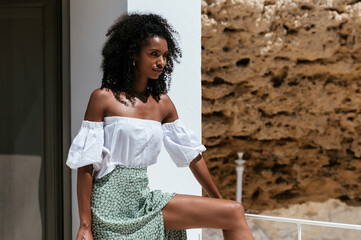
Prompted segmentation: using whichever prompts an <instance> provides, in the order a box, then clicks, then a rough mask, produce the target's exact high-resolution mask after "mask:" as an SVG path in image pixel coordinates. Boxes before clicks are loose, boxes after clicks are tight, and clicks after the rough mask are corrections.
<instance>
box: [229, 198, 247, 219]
mask: <svg viewBox="0 0 361 240" xmlns="http://www.w3.org/2000/svg"><path fill="white" fill-rule="evenodd" d="M232 205H233V206H232V208H233V211H232V212H233V214H234V217H236V218H244V208H243V205H242V204H241V203H239V202H235V201H234V202H233V204H232Z"/></svg>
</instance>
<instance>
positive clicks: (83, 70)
mask: <svg viewBox="0 0 361 240" xmlns="http://www.w3.org/2000/svg"><path fill="white" fill-rule="evenodd" d="M126 11H128V12H134V11H137V12H143V13H147V12H152V13H156V14H160V15H162V16H163V17H165V18H166V19H167V20H168V21H169V23H170V24H171V25H172V26H173V27H174V29H175V30H177V31H178V32H179V36H180V45H181V48H182V51H183V57H182V59H181V63H180V64H179V65H176V67H175V71H174V73H173V81H172V85H171V91H170V93H169V96H170V97H171V99H172V100H173V102H174V104H175V106H176V108H177V110H178V115H179V117H180V119H181V120H182V122H183V123H184V124H185V125H186V126H187V127H189V128H190V129H192V130H193V131H194V132H195V133H196V135H197V136H198V138H199V139H200V140H201V2H200V0H196V1H195V0H183V1H175V0H172V1H170V0H152V1H149V0H131V1H128V2H127V1H125V0H122V1H119V0H106V1H101V2H99V1H97V0H77V1H71V2H70V17H71V19H70V24H71V33H70V38H71V39H70V40H71V41H70V42H71V115H72V116H71V131H72V132H71V136H72V139H73V138H74V137H75V135H76V134H77V132H78V130H79V128H80V125H81V121H82V119H83V117H84V113H85V110H86V105H87V103H88V100H89V96H90V94H91V92H92V91H93V90H94V89H96V88H98V87H100V85H101V77H102V72H101V69H100V64H101V60H102V58H101V49H102V46H103V44H104V42H105V32H106V31H107V29H108V28H109V27H110V26H111V25H112V23H113V22H114V20H115V19H117V18H118V17H119V16H120V15H121V14H122V13H124V12H126ZM148 173H149V180H150V188H151V189H161V190H163V191H168V192H177V193H183V194H193V195H201V187H200V186H199V184H198V183H197V181H196V180H195V179H194V177H193V175H192V173H191V172H190V170H189V168H177V167H176V166H175V165H174V163H173V162H172V161H171V160H170V157H169V156H168V153H167V152H166V151H165V149H164V148H163V149H162V152H161V153H160V155H159V158H158V163H157V164H156V165H153V166H151V167H149V169H148ZM72 195H73V197H72V206H73V238H74V239H75V236H76V232H77V230H78V227H79V218H78V208H77V199H76V172H75V171H73V173H72ZM187 233H188V238H189V239H190V240H198V239H201V230H200V229H192V230H188V231H187Z"/></svg>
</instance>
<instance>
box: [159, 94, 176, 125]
mask: <svg viewBox="0 0 361 240" xmlns="http://www.w3.org/2000/svg"><path fill="white" fill-rule="evenodd" d="M159 103H160V107H161V110H162V113H163V116H164V118H163V121H162V122H163V123H167V122H173V121H175V120H177V119H178V113H177V109H176V107H175V106H174V103H173V102H172V100H171V99H170V97H169V96H168V94H165V93H163V94H161V95H160V101H159Z"/></svg>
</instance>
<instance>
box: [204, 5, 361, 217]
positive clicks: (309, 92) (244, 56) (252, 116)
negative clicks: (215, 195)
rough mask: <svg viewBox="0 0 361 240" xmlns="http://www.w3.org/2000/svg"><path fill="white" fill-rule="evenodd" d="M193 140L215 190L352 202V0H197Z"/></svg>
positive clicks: (359, 28)
mask: <svg viewBox="0 0 361 240" xmlns="http://www.w3.org/2000/svg"><path fill="white" fill-rule="evenodd" d="M202 26H203V28H202V90H203V143H204V144H205V145H206V147H207V148H208V151H207V152H205V154H204V155H205V158H206V159H207V161H208V165H209V167H210V170H211V173H212V174H213V176H214V179H215V181H216V184H217V185H218V187H219V188H220V191H221V193H222V194H223V196H224V197H225V198H229V199H234V198H235V191H236V185H235V184H236V172H235V169H234V168H235V163H234V160H235V159H236V158H237V151H243V152H245V158H246V159H248V160H247V162H246V166H245V173H244V186H243V202H244V205H245V207H246V208H247V209H255V210H257V209H272V208H280V207H283V206H286V205H288V204H293V203H301V202H305V201H309V200H314V201H324V200H327V199H329V198H338V199H341V200H343V201H346V202H347V203H349V204H361V185H360V184H359V182H360V181H361V137H360V134H361V90H360V87H361V77H360V76H361V33H360V32H361V1H356V0H278V1H276V0H207V1H202Z"/></svg>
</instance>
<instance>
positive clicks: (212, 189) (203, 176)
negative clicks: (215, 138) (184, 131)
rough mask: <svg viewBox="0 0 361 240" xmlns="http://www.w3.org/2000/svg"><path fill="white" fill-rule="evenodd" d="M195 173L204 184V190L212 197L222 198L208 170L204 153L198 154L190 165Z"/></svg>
mask: <svg viewBox="0 0 361 240" xmlns="http://www.w3.org/2000/svg"><path fill="white" fill-rule="evenodd" d="M189 168H190V169H191V171H192V173H193V175H194V176H195V178H196V179H197V180H198V182H199V183H200V184H201V185H202V187H203V189H204V191H205V192H206V193H207V194H208V196H210V197H212V198H222V196H221V194H220V193H219V191H218V189H217V187H216V185H215V184H214V182H213V180H212V177H211V175H210V173H209V171H208V167H207V165H206V162H205V161H204V158H203V156H202V155H200V154H199V155H198V157H196V158H195V159H194V160H193V161H192V162H191V163H190V165H189Z"/></svg>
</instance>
